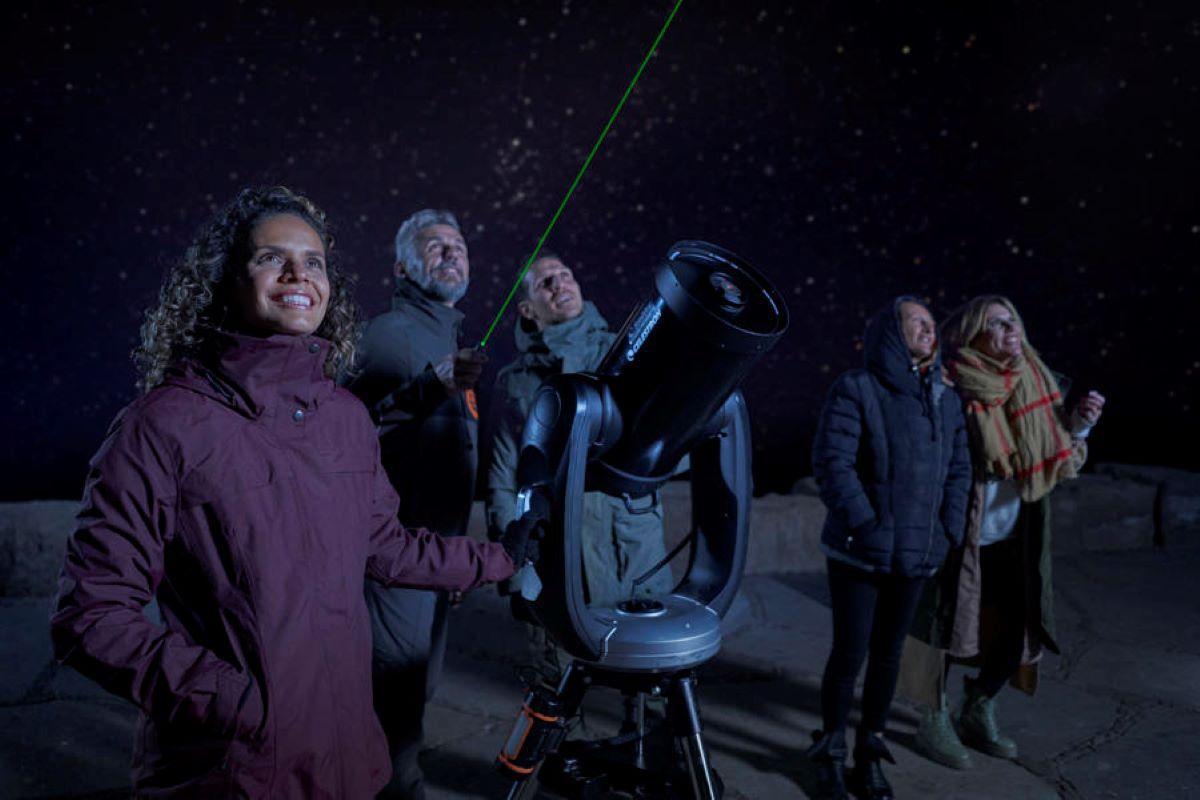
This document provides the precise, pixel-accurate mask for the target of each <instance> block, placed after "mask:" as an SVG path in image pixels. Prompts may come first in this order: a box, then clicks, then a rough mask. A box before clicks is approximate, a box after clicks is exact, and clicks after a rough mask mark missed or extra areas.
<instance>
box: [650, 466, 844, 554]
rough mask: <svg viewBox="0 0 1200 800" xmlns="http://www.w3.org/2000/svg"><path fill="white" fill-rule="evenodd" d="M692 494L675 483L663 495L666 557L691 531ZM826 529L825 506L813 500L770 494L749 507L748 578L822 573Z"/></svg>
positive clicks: (795, 495)
mask: <svg viewBox="0 0 1200 800" xmlns="http://www.w3.org/2000/svg"><path fill="white" fill-rule="evenodd" d="M691 491H692V490H691V486H690V485H689V484H687V483H685V482H678V481H675V482H671V483H668V484H667V485H666V486H665V487H663V489H662V491H661V497H662V502H663V521H664V528H665V538H666V543H667V550H668V551H670V550H671V548H673V547H674V546H675V545H676V544H678V543H679V542H680V541H681V540H682V539H683V537H684V536H686V535H687V534H688V532H689V531H690V530H691V520H692V511H691V496H692V495H691ZM824 524H825V506H823V505H822V504H821V501H820V500H819V499H817V498H816V497H813V496H809V495H804V494H793V495H778V494H773V495H765V496H763V497H757V498H755V499H754V500H752V501H751V505H750V542H749V544H748V545H747V550H746V572H747V574H758V573H764V572H780V571H804V570H812V569H823V568H824V566H825V555H824V554H823V553H822V552H821V547H820V541H821V526H822V525H824ZM679 560H680V561H681V562H682V561H683V558H682V557H681V558H680V559H679Z"/></svg>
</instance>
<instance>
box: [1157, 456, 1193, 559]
mask: <svg viewBox="0 0 1200 800" xmlns="http://www.w3.org/2000/svg"><path fill="white" fill-rule="evenodd" d="M1157 500H1158V502H1157V503H1156V508H1155V510H1156V511H1157V512H1158V530H1159V535H1160V537H1161V540H1162V541H1161V544H1162V545H1163V546H1165V547H1167V548H1168V549H1172V550H1173V549H1178V548H1187V547H1200V474H1197V473H1194V472H1186V473H1183V474H1182V475H1175V476H1173V477H1171V478H1168V479H1167V480H1165V481H1163V483H1162V485H1161V486H1160V487H1159V490H1158V498H1157Z"/></svg>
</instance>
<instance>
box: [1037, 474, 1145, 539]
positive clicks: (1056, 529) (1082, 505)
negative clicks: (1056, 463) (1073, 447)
mask: <svg viewBox="0 0 1200 800" xmlns="http://www.w3.org/2000/svg"><path fill="white" fill-rule="evenodd" d="M1156 492H1157V488H1156V487H1155V486H1154V485H1151V484H1148V483H1143V482H1140V481H1134V480H1130V479H1125V478H1115V477H1110V476H1107V475H1088V474H1084V475H1080V476H1079V477H1078V478H1076V479H1075V480H1072V481H1064V482H1063V483H1060V484H1059V485H1058V486H1057V487H1055V489H1054V491H1053V492H1052V493H1051V494H1050V509H1051V517H1050V519H1051V522H1050V525H1051V530H1052V531H1053V549H1054V553H1055V555H1066V554H1072V553H1084V552H1093V551H1100V550H1129V549H1132V548H1137V547H1151V546H1153V544H1154V496H1155V494H1156Z"/></svg>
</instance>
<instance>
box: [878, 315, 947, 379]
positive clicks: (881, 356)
mask: <svg viewBox="0 0 1200 800" xmlns="http://www.w3.org/2000/svg"><path fill="white" fill-rule="evenodd" d="M905 302H912V303H920V304H921V305H922V306H924V305H925V304H924V303H922V302H921V300H919V299H918V298H916V297H913V296H912V295H901V296H899V297H897V298H896V299H895V300H893V301H892V302H890V303H888V304H887V305H886V306H884V307H883V308H881V309H880V310H879V311H878V312H877V313H876V314H875V316H873V317H871V319H870V320H868V321H867V330H866V333H865V334H864V336H863V358H864V361H865V362H866V367H867V369H868V370H869V371H870V372H871V373H872V374H874V375H875V377H877V378H879V380H880V381H882V382H883V383H885V384H887V385H888V386H890V387H892V388H893V389H895V390H896V391H899V392H906V393H909V394H920V391H921V374H920V371H919V370H918V369H917V366H916V365H915V364H913V363H912V356H910V355H909V353H908V345H907V344H905V343H904V332H903V331H902V330H901V329H900V304H901V303H905ZM941 369H942V355H941V350H940V349H935V350H934V351H933V360H932V362H931V363H930V365H929V369H928V373H929V374H932V375H935V376H938V375H940V374H941Z"/></svg>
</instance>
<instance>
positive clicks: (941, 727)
mask: <svg viewBox="0 0 1200 800" xmlns="http://www.w3.org/2000/svg"><path fill="white" fill-rule="evenodd" d="M917 749H918V750H920V751H921V752H922V753H924V754H925V755H926V756H928V757H929V758H930V759H932V760H933V761H936V762H937V763H939V764H943V765H945V766H947V767H950V768H951V769H970V768H971V767H972V766H973V765H972V763H971V754H970V753H969V752H967V748H965V747H963V743H962V742H961V741H959V738H958V734H957V733H955V732H954V724H953V723H952V722H951V721H950V705H949V703H947V702H946V693H945V692H942V693H941V695H940V697H939V698H938V705H937V708H923V709H922V710H921V724H920V725H919V726H918V727H917Z"/></svg>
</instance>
